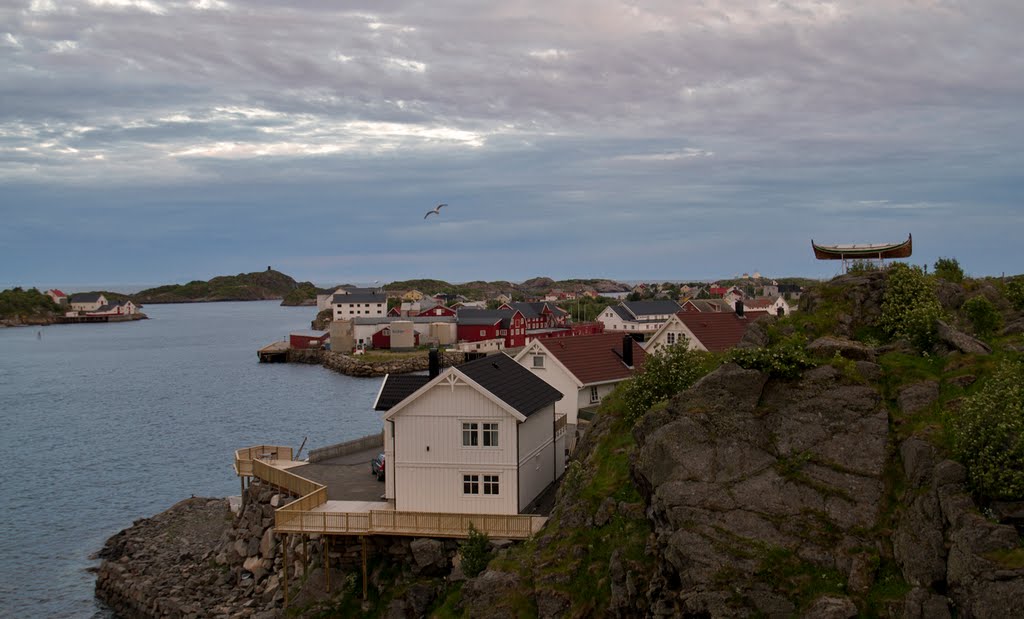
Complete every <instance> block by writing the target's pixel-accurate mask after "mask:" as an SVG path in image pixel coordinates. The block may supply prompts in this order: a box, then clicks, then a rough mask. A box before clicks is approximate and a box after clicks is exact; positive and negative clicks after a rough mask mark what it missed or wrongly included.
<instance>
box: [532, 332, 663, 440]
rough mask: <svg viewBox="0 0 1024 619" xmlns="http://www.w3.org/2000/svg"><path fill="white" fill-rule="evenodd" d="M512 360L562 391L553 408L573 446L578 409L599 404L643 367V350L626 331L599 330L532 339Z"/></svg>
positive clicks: (590, 407) (589, 407) (577, 421)
mask: <svg viewBox="0 0 1024 619" xmlns="http://www.w3.org/2000/svg"><path fill="white" fill-rule="evenodd" d="M515 360H516V362H517V363H519V364H520V365H522V366H523V367H525V368H527V369H529V370H530V371H531V372H533V373H534V374H536V375H537V376H539V377H541V378H543V379H544V380H545V381H546V382H547V383H548V384H549V385H551V386H552V387H554V388H555V389H558V391H559V392H560V393H561V394H562V399H561V400H559V401H558V403H557V404H556V405H555V412H556V413H557V414H559V415H565V417H566V425H567V433H568V436H569V445H568V447H569V449H570V450H572V449H574V448H575V437H576V429H577V427H578V425H579V412H580V411H583V410H587V409H592V408H594V407H596V406H598V405H600V404H601V400H603V399H604V397H605V396H607V395H608V394H609V393H611V392H612V390H613V389H615V385H617V384H619V383H620V382H622V381H623V380H626V379H627V378H629V377H631V376H633V374H634V373H635V372H636V371H637V370H640V369H642V368H643V366H644V362H645V361H646V353H645V352H644V349H643V347H641V345H640V344H639V343H637V342H636V340H634V339H633V338H632V337H631V336H630V335H628V334H623V333H601V334H598V335H581V336H575V337H562V338H557V339H550V340H534V341H533V342H531V343H530V344H528V345H527V346H526V348H524V349H523V350H521V351H519V354H517V355H516V356H515Z"/></svg>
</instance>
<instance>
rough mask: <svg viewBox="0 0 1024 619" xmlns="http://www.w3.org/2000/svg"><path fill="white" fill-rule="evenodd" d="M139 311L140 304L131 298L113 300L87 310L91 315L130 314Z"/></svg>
mask: <svg viewBox="0 0 1024 619" xmlns="http://www.w3.org/2000/svg"><path fill="white" fill-rule="evenodd" d="M138 311H139V308H138V306H136V305H135V303H132V301H131V299H125V300H124V301H111V302H110V303H107V304H106V305H103V306H102V307H100V308H98V309H96V310H93V311H90V312H86V314H88V315H89V316H130V315H132V314H135V313H137V312H138Z"/></svg>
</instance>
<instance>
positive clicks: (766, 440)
mask: <svg viewBox="0 0 1024 619" xmlns="http://www.w3.org/2000/svg"><path fill="white" fill-rule="evenodd" d="M659 419H660V421H659V423H657V424H649V423H646V420H645V421H644V422H641V423H640V424H638V426H637V429H636V432H635V436H636V439H637V444H638V447H639V449H638V452H637V457H636V461H635V466H634V474H635V476H636V478H637V480H638V482H639V483H640V485H641V487H642V489H643V490H644V493H645V494H646V496H647V497H648V500H649V508H648V517H649V518H650V519H651V521H652V523H653V526H654V530H655V535H656V537H657V544H656V546H657V548H658V553H659V561H660V562H661V566H662V567H661V569H662V570H663V571H665V572H667V573H668V574H669V581H670V582H673V583H677V584H676V585H675V589H676V590H675V591H674V592H673V593H674V595H673V596H671V597H672V598H674V599H673V604H672V612H673V614H680V615H686V614H695V615H696V614H705V615H710V616H730V615H736V614H749V613H762V614H766V615H772V616H776V615H793V614H796V613H798V612H803V611H806V610H807V609H801V608H797V607H796V606H795V604H794V602H793V601H792V600H790V599H788V598H787V597H786V596H785V593H784V591H782V590H780V588H779V587H777V586H773V583H771V582H769V581H770V579H768V578H766V577H765V574H766V573H769V572H770V571H771V565H772V564H773V563H779V562H781V563H785V564H787V565H792V566H793V568H794V569H797V570H800V569H806V570H807V571H811V572H813V571H820V572H822V573H829V574H834V575H835V576H833V578H837V579H841V582H839V583H837V584H838V585H839V586H838V587H836V588H837V589H842V588H844V586H845V585H846V584H847V583H850V585H851V586H856V587H858V588H863V587H865V586H869V585H870V582H856V581H857V579H858V578H859V579H862V580H863V579H864V578H865V575H864V574H862V573H860V572H859V571H858V561H857V560H856V558H857V557H858V555H859V554H860V552H861V551H860V550H859V549H861V548H868V547H871V545H872V544H873V540H872V539H870V537H867V536H866V534H865V531H868V530H870V529H871V528H872V527H873V525H874V524H875V521H876V518H877V516H878V514H879V510H880V507H881V502H882V497H883V490H884V484H883V482H882V471H883V469H884V466H885V462H886V454H887V452H886V444H887V440H888V417H887V413H886V411H885V409H884V407H883V406H882V402H881V398H880V396H879V394H878V393H877V391H875V390H874V389H872V388H870V387H867V386H863V385H858V384H849V383H848V382H847V381H846V380H845V379H844V378H843V377H842V375H841V374H840V373H839V372H838V371H837V370H836V369H835V368H833V367H831V366H822V367H820V368H816V369H814V370H811V371H808V372H806V373H805V374H804V377H803V378H802V379H801V380H800V381H798V382H796V383H787V382H781V381H774V380H769V379H768V377H767V376H766V375H764V374H762V373H760V372H758V371H755V370H744V369H741V368H740V367H738V366H735V365H725V366H722V367H721V368H719V369H718V370H716V371H714V372H712V373H711V374H709V375H708V376H706V377H705V378H703V379H702V380H701V381H699V382H698V383H697V384H696V385H694V387H693V388H692V389H690V390H689V391H687V392H684V393H683V394H680V395H679V396H677V397H676V398H675V399H673V400H672V402H671V403H670V405H669V407H668V409H667V411H666V414H665V415H661V416H660V418H659ZM866 577H867V579H868V580H870V574H868V575H867V576H866ZM815 604H816V606H815V608H817V607H818V606H821V607H822V608H825V607H828V608H829V609H833V610H830V611H829V614H830V616H837V615H835V614H834V612H840V611H837V610H835V609H840V610H841V611H842V612H845V609H849V608H850V607H851V606H852V602H849V600H845V599H844V598H842V597H841V596H840V597H837V598H834V599H830V600H826V601H820V602H816V603H815ZM840 614H841V613H840ZM843 616H845V615H843Z"/></svg>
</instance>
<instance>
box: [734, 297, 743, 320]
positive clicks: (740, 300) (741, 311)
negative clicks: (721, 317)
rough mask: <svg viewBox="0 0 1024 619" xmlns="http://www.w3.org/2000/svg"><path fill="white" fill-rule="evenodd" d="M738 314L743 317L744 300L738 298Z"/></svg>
mask: <svg viewBox="0 0 1024 619" xmlns="http://www.w3.org/2000/svg"><path fill="white" fill-rule="evenodd" d="M736 315H737V316H739V317H740V318H743V300H742V299H736Z"/></svg>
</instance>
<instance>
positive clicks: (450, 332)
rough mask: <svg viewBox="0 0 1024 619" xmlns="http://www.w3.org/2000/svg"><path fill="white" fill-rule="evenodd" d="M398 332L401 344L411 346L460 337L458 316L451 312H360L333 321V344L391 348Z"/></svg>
mask: <svg viewBox="0 0 1024 619" xmlns="http://www.w3.org/2000/svg"><path fill="white" fill-rule="evenodd" d="M396 325H397V326H396ZM396 330H397V333H396ZM410 330H411V331H410ZM396 335H397V338H396V339H397V341H398V346H397V347H398V348H410V347H415V346H420V345H425V344H432V345H437V346H448V345H451V344H454V343H455V340H456V337H457V331H456V326H455V318H453V317H450V316H408V317H396V316H369V317H359V316H357V317H354V318H349V319H343V320H337V321H334V322H332V323H331V341H332V345H331V348H332V349H333V350H337V351H345V350H351V349H353V348H361V349H365V348H376V349H383V350H389V349H392V348H394V347H395V346H394V344H393V340H392V337H393V336H396Z"/></svg>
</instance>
